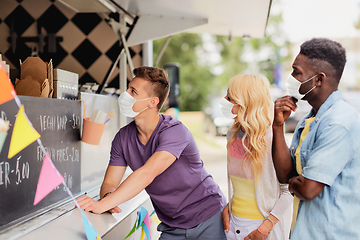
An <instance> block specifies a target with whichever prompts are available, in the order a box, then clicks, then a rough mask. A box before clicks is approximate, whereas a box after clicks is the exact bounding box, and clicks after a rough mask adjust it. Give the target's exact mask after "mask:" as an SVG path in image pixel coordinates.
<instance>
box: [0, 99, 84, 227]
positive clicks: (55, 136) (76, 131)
mask: <svg viewBox="0 0 360 240" xmlns="http://www.w3.org/2000/svg"><path fill="white" fill-rule="evenodd" d="M19 98H20V101H21V103H22V104H23V105H24V107H25V113H26V115H27V117H28V118H29V120H30V121H31V123H32V125H33V127H34V128H35V129H36V131H37V132H38V133H39V134H40V135H41V141H42V143H43V145H44V147H45V149H46V151H47V152H48V153H49V156H50V158H51V160H52V162H53V163H54V165H55V166H56V168H57V169H58V171H59V172H60V174H61V175H62V176H63V177H64V179H65V182H66V184H67V186H68V187H69V189H70V191H71V192H72V193H73V194H77V193H79V192H80V179H81V178H80V146H81V144H80V129H81V104H80V102H78V101H71V100H59V99H46V98H36V97H26V96H19ZM18 110H19V107H18V106H17V105H16V103H15V100H11V101H8V102H6V103H4V104H2V105H0V117H1V118H2V119H4V120H9V121H10V129H9V131H8V135H7V138H6V140H5V143H4V147H3V150H2V151H1V153H0V231H1V230H3V229H5V228H7V227H9V226H11V225H13V224H16V223H17V222H18V221H20V220H21V221H22V220H23V219H24V218H25V219H26V218H32V217H34V216H36V215H37V214H39V213H41V212H42V211H45V210H47V209H48V208H50V207H51V206H52V205H54V204H56V203H59V202H61V201H64V200H65V199H68V198H69V195H68V194H67V192H66V191H65V189H64V187H62V185H60V186H58V187H56V188H55V190H54V191H52V192H51V193H50V194H48V195H47V196H46V197H45V198H44V199H43V200H41V201H40V202H39V203H38V204H37V205H35V206H34V205H33V202H34V197H35V192H36V186H37V183H38V179H39V175H40V171H41V166H42V164H43V161H44V157H45V155H44V152H43V151H42V149H41V148H40V146H39V144H38V143H37V142H34V143H32V144H30V145H29V146H27V147H26V148H24V149H23V150H22V151H20V152H19V153H17V154H15V156H13V157H12V158H11V159H8V158H7V156H8V150H9V144H10V139H11V134H12V131H13V127H14V123H15V119H16V114H17V112H18Z"/></svg>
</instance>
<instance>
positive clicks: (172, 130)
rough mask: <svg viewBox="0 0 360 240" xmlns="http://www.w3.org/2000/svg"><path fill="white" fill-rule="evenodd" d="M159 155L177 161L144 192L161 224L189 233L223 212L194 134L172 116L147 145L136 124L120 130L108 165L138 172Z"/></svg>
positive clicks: (162, 122)
mask: <svg viewBox="0 0 360 240" xmlns="http://www.w3.org/2000/svg"><path fill="white" fill-rule="evenodd" d="M157 151H167V152H169V153H171V154H173V155H174V156H175V157H176V158H177V159H176V160H175V162H174V163H173V164H172V165H171V166H170V167H168V168H167V169H166V170H165V171H164V172H163V173H161V174H160V175H159V176H157V177H156V178H155V179H154V181H153V182H152V183H151V184H150V185H149V186H147V187H146V188H145V190H146V192H147V193H148V194H149V196H150V198H151V201H152V203H153V206H154V209H155V211H156V213H157V215H158V217H159V219H160V220H161V221H162V222H164V223H165V224H167V225H169V226H171V227H176V228H184V229H189V228H192V227H194V226H196V225H198V224H199V223H201V222H203V221H205V220H206V219H208V218H209V217H211V216H212V215H214V214H215V213H217V212H218V211H220V210H221V209H222V207H223V206H224V205H225V202H226V199H225V197H224V195H223V194H222V192H221V190H220V188H219V186H218V185H217V184H216V183H215V182H214V180H213V178H212V177H211V175H210V174H208V173H207V172H206V170H205V169H204V166H203V165H204V164H203V162H202V160H201V159H200V154H199V150H198V148H197V146H196V143H195V140H194V138H193V136H192V134H191V132H190V131H189V130H188V129H187V128H186V127H185V126H184V125H183V124H182V123H181V122H180V121H178V120H175V119H173V118H172V117H171V116H165V115H160V120H159V123H158V124H157V126H156V128H155V130H154V132H153V133H152V135H151V137H150V139H149V141H148V142H147V143H146V145H144V144H142V143H141V141H140V139H139V137H138V132H137V129H136V126H135V123H134V121H133V122H131V123H129V124H128V125H126V126H125V127H123V128H121V129H120V131H119V132H118V133H117V134H116V136H115V138H114V140H113V142H112V147H111V154H110V155H111V156H110V163H109V165H112V166H130V168H131V169H132V170H133V171H135V170H136V169H138V168H140V167H142V166H143V165H144V164H145V162H146V161H147V160H148V159H149V158H150V157H151V156H152V155H153V154H154V153H155V152H157Z"/></svg>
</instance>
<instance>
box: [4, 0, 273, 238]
mask: <svg viewBox="0 0 360 240" xmlns="http://www.w3.org/2000/svg"><path fill="white" fill-rule="evenodd" d="M271 3H272V1H271V0H253V1H245V0H223V1H217V0H182V1H174V0H131V1H126V0H6V1H1V3H0V36H1V37H0V53H1V55H2V59H1V61H2V64H3V67H2V69H0V70H1V71H6V72H7V74H8V75H7V76H8V78H9V81H11V86H15V87H14V92H12V91H11V94H13V96H14V97H11V95H10V97H9V99H3V101H1V99H2V98H5V97H4V96H5V95H4V94H3V92H1V91H7V90H5V89H8V88H9V92H10V90H11V87H9V86H7V83H5V84H4V81H3V82H2V83H1V84H2V86H1V89H2V90H1V91H0V92H1V94H2V95H3V97H1V96H0V118H1V119H2V120H3V122H7V121H8V127H9V128H8V129H7V130H6V131H4V133H2V135H1V137H2V138H1V139H2V141H0V143H1V148H0V151H1V152H0V239H27V240H31V239H49V238H51V239H54V240H55V239H73V240H76V239H86V238H87V237H88V236H89V235H88V231H91V230H93V229H95V232H96V235H97V236H98V237H99V238H101V239H124V238H126V237H127V236H128V235H129V234H131V233H133V234H135V232H136V231H132V230H137V228H138V227H141V226H137V227H136V224H135V223H136V222H138V221H139V216H141V215H142V214H147V215H148V216H149V217H151V221H150V222H151V224H150V225H151V226H147V227H148V228H150V229H149V230H150V231H149V232H150V234H151V238H152V239H157V238H158V236H159V233H158V232H157V231H156V225H157V220H156V216H155V215H156V214H154V213H153V207H152V205H151V201H150V199H149V196H148V195H147V194H146V192H145V191H143V192H141V193H140V194H139V195H137V196H136V197H135V198H133V199H131V200H130V201H128V202H125V203H124V204H121V205H120V206H119V207H120V208H121V209H122V212H121V213H114V214H110V213H104V214H100V215H97V214H92V213H88V212H85V213H82V212H80V211H79V210H78V209H77V208H75V207H74V206H75V204H74V199H76V198H77V197H80V196H82V195H84V194H87V195H88V196H90V197H92V198H94V199H99V190H100V185H101V183H102V180H103V177H104V173H105V170H106V168H107V165H108V161H109V156H110V148H111V142H112V140H113V138H114V136H115V134H116V133H117V131H118V130H119V129H120V128H121V127H122V126H124V125H126V124H127V123H128V122H129V121H130V120H131V119H128V118H126V117H125V116H123V115H122V114H121V113H120V111H119V107H118V102H117V96H118V95H117V94H113V93H114V92H116V93H121V92H123V91H125V90H126V89H127V83H128V81H129V80H131V78H132V69H133V68H134V67H138V66H141V65H147V66H152V65H153V49H152V41H153V40H155V39H159V38H163V37H168V36H171V35H174V34H177V33H181V32H191V33H199V34H200V33H209V34H215V35H226V36H229V37H231V36H236V37H238V36H239V37H243V36H246V37H254V38H261V37H263V36H264V35H265V28H266V25H267V21H268V17H269V12H270V8H271ZM0 77H4V75H1V74H0ZM89 83H90V84H89ZM91 83H97V89H91V90H90V91H87V90H89V89H90V88H91V87H92V85H91ZM5 85H6V87H5ZM112 88H113V89H115V90H114V91H113V92H109V89H112ZM14 94H15V95H14ZM79 100H80V101H79ZM98 109H100V110H101V111H102V112H104V113H109V112H111V113H112V114H111V116H110V118H111V119H110V120H109V119H108V120H107V123H106V124H105V121H104V120H105V119H106V116H103V117H104V118H103V119H102V120H101V121H100V122H99V123H98V124H95V125H94V124H92V123H93V121H90V120H91V119H92V117H94V116H92V113H94V111H97V110H98ZM108 118H109V117H108ZM92 120H94V119H92ZM130 173H131V170H130V169H128V170H127V171H126V176H127V175H129V174H130ZM52 181H54V182H56V183H57V184H56V186H55V187H52V186H51V184H50V186H47V184H49V183H51V182H52ZM84 219H85V220H84ZM141 224H142V222H140V225H141ZM134 227H135V228H134ZM89 228H90V230H89Z"/></svg>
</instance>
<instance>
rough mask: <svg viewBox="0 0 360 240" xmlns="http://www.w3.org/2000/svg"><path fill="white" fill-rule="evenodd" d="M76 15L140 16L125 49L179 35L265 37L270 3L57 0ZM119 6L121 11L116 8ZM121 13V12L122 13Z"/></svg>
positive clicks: (244, 0)
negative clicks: (185, 33) (102, 13)
mask: <svg viewBox="0 0 360 240" xmlns="http://www.w3.org/2000/svg"><path fill="white" fill-rule="evenodd" d="M59 1H60V2H63V3H65V4H66V5H68V6H70V7H72V8H73V9H74V10H76V11H78V12H110V11H113V12H114V11H117V12H119V13H120V15H122V13H123V12H124V11H123V10H125V11H126V12H128V13H129V14H130V15H132V16H134V17H135V16H139V19H138V21H137V23H136V26H135V27H134V29H133V32H132V34H131V35H130V38H129V39H128V45H129V46H132V45H136V44H140V43H144V42H146V41H148V40H154V39H158V38H162V37H166V36H170V35H174V34H176V33H180V32H193V33H210V34H215V35H227V36H228V35H231V36H250V37H256V38H261V37H263V36H264V33H265V28H266V24H267V20H268V17H269V12H270V7H271V2H272V1H271V0H251V1H248V0H221V1H220V0H59ZM119 6H120V7H119ZM121 8H122V9H123V10H122V9H121Z"/></svg>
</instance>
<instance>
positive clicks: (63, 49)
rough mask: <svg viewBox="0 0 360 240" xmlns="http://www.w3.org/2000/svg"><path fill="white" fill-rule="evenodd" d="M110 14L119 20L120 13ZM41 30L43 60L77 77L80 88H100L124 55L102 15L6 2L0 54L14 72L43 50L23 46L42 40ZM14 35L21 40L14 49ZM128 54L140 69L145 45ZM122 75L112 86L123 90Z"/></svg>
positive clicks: (22, 0)
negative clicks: (35, 51) (86, 85)
mask: <svg viewBox="0 0 360 240" xmlns="http://www.w3.org/2000/svg"><path fill="white" fill-rule="evenodd" d="M111 15H112V17H113V18H114V19H119V15H118V14H117V13H115V14H114V13H112V14H111ZM39 27H41V28H40V33H41V34H42V35H43V36H44V40H45V44H44V47H43V51H42V52H41V51H39V52H38V54H39V57H40V58H41V59H42V60H44V61H46V62H48V61H49V60H50V59H52V60H53V64H54V68H60V69H64V70H68V71H71V72H76V73H78V74H79V83H80V84H84V83H87V82H97V83H101V82H102V81H103V79H104V78H105V77H106V73H107V71H108V69H109V68H110V66H111V65H112V64H113V62H114V61H115V60H116V58H117V56H118V54H119V52H120V47H119V41H118V37H117V36H116V35H115V33H114V32H113V30H112V29H111V27H110V26H109V25H108V24H107V22H106V21H105V19H104V17H103V16H102V15H100V14H97V13H76V12H74V11H72V10H71V9H69V8H67V7H66V6H64V5H63V4H61V3H59V2H56V1H53V0H6V1H1V3H0V52H1V53H2V55H3V58H4V60H5V61H7V63H8V64H10V65H11V68H19V65H20V64H19V59H21V60H22V61H24V60H25V59H26V58H27V57H29V56H31V54H32V52H33V51H32V48H34V47H38V46H39V45H38V43H37V42H30V41H24V40H26V39H24V38H25V37H26V38H36V37H39V32H38V31H39ZM13 36H16V37H17V38H16V48H15V49H14V47H13V46H12V44H11V40H13V38H11V37H13ZM49 40H50V41H51V40H52V41H53V42H54V44H53V45H51V44H49ZM54 48H56V52H54ZM38 50H41V49H39V48H38ZM129 50H130V53H131V57H132V60H133V63H134V66H135V67H137V66H140V65H141V62H142V61H141V58H142V46H141V45H138V46H132V47H130V49H129ZM118 74H119V69H118V68H117V69H116V70H115V71H114V73H113V75H112V76H111V81H110V84H109V86H110V87H115V88H119V76H118Z"/></svg>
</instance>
